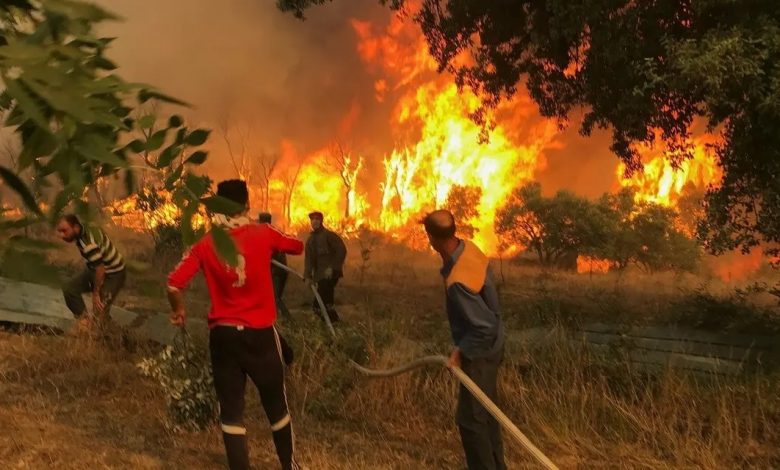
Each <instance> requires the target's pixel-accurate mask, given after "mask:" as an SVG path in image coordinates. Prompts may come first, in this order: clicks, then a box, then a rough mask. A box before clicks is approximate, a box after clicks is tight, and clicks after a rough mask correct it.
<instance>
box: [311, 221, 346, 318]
mask: <svg viewBox="0 0 780 470" xmlns="http://www.w3.org/2000/svg"><path fill="white" fill-rule="evenodd" d="M309 221H310V222H311V236H309V239H308V240H306V259H305V262H304V265H305V268H304V278H305V279H306V281H307V282H314V283H316V284H317V292H318V293H319V294H320V297H322V302H323V303H324V304H325V309H326V310H327V313H328V317H330V321H331V322H333V323H335V322H337V321H339V314H338V313H336V307H335V299H334V297H335V290H336V285H337V284H338V283H339V279H341V278H342V277H343V276H344V260H346V259H347V246H346V245H345V244H344V240H342V239H341V237H340V236H338V234H336V233H335V232H333V231H331V230H328V229H326V228H325V227H324V226H323V224H322V221H323V215H322V212H312V213H311V214H309ZM312 307H313V308H314V313H317V314H319V313H321V312H320V305H319V303H317V299H314V302H313V304H312Z"/></svg>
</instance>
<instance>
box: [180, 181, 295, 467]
mask: <svg viewBox="0 0 780 470" xmlns="http://www.w3.org/2000/svg"><path fill="white" fill-rule="evenodd" d="M217 195H218V196H221V197H224V198H227V199H230V200H231V201H233V202H235V203H236V204H237V205H239V206H240V207H241V209H240V210H239V212H237V213H234V214H232V215H231V216H224V215H216V216H215V217H214V224H218V225H221V226H222V227H223V228H224V229H225V230H227V231H228V233H229V234H230V237H231V238H232V239H233V241H234V242H235V244H236V248H237V249H238V252H239V256H238V264H237V266H236V267H235V268H232V267H229V266H228V265H227V264H225V263H224V261H223V260H222V259H221V258H220V256H219V254H217V252H216V249H215V245H214V238H213V236H212V235H211V234H207V235H206V236H204V237H203V238H202V239H201V240H200V241H199V242H197V243H196V244H195V245H193V246H192V248H191V249H190V251H189V252H188V253H187V254H185V255H184V258H183V259H182V261H181V263H179V265H178V266H177V267H176V269H175V270H174V271H173V272H172V273H171V274H170V276H169V277H168V300H169V301H170V303H171V323H173V324H174V325H177V326H183V325H184V324H185V322H186V314H185V311H184V298H183V295H182V292H181V290H183V289H184V288H185V287H186V286H187V285H188V284H189V282H190V281H191V280H192V278H193V277H194V276H195V274H197V273H198V271H203V274H204V276H205V277H206V283H207V285H208V289H209V295H210V296H211V310H210V312H209V316H208V325H209V330H210V331H209V351H210V353H211V368H212V373H213V374H214V387H215V388H216V391H217V398H218V399H219V408H220V421H221V423H222V438H223V440H224V443H225V451H226V453H227V460H228V465H229V466H230V469H231V470H244V469H248V468H250V466H249V449H248V446H247V438H246V428H245V427H244V387H245V385H246V378H247V376H249V378H250V379H251V380H252V382H254V384H255V386H256V387H257V390H258V391H259V392H260V398H261V400H262V403H263V408H264V409H265V414H266V416H267V417H268V421H269V423H270V424H271V431H272V433H273V441H274V445H275V447H276V453H277V455H278V457H279V461H280V462H281V464H282V468H283V469H284V470H290V469H297V468H299V467H298V465H297V464H296V462H295V458H294V456H293V450H294V446H293V430H292V423H291V420H290V412H289V409H288V407H287V397H286V394H285V387H284V363H283V362H284V361H283V359H282V355H283V351H282V346H281V344H280V340H279V335H278V333H277V332H276V329H275V328H274V322H275V321H276V306H275V304H274V291H273V285H272V283H271V269H270V268H269V265H270V264H271V256H272V254H273V252H274V251H281V252H284V253H289V254H294V255H299V254H301V252H302V251H303V243H302V242H301V241H300V240H297V239H295V238H292V237H288V236H287V235H284V234H283V233H281V232H279V231H278V230H276V229H275V228H273V227H272V226H270V225H268V224H262V225H261V224H255V223H252V222H251V221H250V220H249V218H248V217H247V212H248V210H249V193H248V191H247V187H246V183H245V182H244V181H240V180H229V181H223V182H221V183H219V185H218V186H217Z"/></svg>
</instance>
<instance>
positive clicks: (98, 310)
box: [92, 292, 106, 316]
mask: <svg viewBox="0 0 780 470" xmlns="http://www.w3.org/2000/svg"><path fill="white" fill-rule="evenodd" d="M105 308H106V305H105V304H104V303H103V300H102V299H101V298H100V292H93V293H92V311H93V313H94V314H95V316H98V315H103V312H104V311H105Z"/></svg>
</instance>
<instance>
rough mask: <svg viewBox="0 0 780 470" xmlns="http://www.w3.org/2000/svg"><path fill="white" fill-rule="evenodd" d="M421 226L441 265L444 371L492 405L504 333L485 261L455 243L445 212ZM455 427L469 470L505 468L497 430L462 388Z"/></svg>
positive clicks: (481, 255) (449, 215) (472, 248)
mask: <svg viewBox="0 0 780 470" xmlns="http://www.w3.org/2000/svg"><path fill="white" fill-rule="evenodd" d="M423 224H424V225H425V232H426V233H427V234H428V240H429V241H430V243H431V247H432V248H433V249H434V250H436V251H437V252H438V253H439V254H440V255H441V258H442V261H443V266H442V268H441V275H442V277H443V278H444V284H445V286H446V296H447V317H448V319H449V323H450V330H451V331H452V339H453V342H454V343H455V348H454V349H453V351H452V354H451V355H450V359H449V366H450V367H460V368H462V369H463V371H464V372H465V373H466V374H467V375H468V376H469V377H471V379H472V380H473V381H474V382H475V383H476V384H477V385H478V386H479V387H480V388H481V389H482V390H483V391H484V392H485V393H486V394H487V396H488V397H490V399H491V400H493V401H494V402H497V395H498V393H497V392H498V390H497V388H498V387H497V382H498V367H499V365H500V363H501V360H502V358H503V355H504V330H503V326H502V324H501V315H500V312H499V304H498V294H497V292H496V285H495V283H494V282H493V279H492V278H491V276H490V268H489V262H488V258H487V256H485V254H484V253H482V252H481V251H480V250H479V248H477V246H476V245H474V244H473V243H472V242H470V241H467V240H460V239H458V238H457V236H456V235H455V218H454V217H453V215H452V213H450V212H449V211H445V210H438V211H434V212H431V213H430V214H428V215H427V216H426V217H425V219H424V220H423ZM456 422H457V423H458V428H459V430H460V436H461V441H462V442H463V449H464V451H465V453H466V463H467V465H468V468H469V470H504V469H506V464H505V463H504V449H503V444H502V442H501V428H500V425H499V424H498V422H497V421H496V420H495V419H494V418H493V417H492V416H491V415H490V414H489V413H488V411H487V410H485V408H484V407H483V406H482V405H481V404H480V403H479V402H478V401H477V400H476V399H475V398H474V397H473V396H472V395H471V394H470V393H469V391H468V390H467V389H466V388H465V387H463V386H462V385H461V387H460V393H459V396H458V408H457V412H456Z"/></svg>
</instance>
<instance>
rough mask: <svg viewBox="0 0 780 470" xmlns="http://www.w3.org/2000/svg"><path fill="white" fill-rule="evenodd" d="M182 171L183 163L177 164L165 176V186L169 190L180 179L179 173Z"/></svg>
mask: <svg viewBox="0 0 780 470" xmlns="http://www.w3.org/2000/svg"><path fill="white" fill-rule="evenodd" d="M183 172H184V165H179V166H178V167H176V169H175V170H173V172H172V173H171V174H170V175H168V177H167V178H165V188H166V189H168V190H169V191H170V190H171V188H173V186H174V185H175V184H176V182H177V181H179V180H180V179H181V175H182V173H183Z"/></svg>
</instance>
